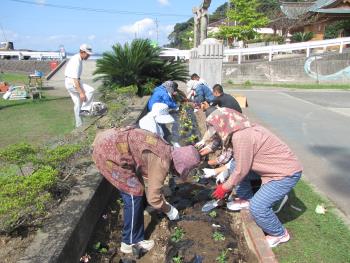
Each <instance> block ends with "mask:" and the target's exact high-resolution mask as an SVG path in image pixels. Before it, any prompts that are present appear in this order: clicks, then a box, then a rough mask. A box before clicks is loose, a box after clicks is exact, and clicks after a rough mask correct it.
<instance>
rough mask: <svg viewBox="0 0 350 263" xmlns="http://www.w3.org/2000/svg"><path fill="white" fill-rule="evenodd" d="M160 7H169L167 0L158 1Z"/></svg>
mask: <svg viewBox="0 0 350 263" xmlns="http://www.w3.org/2000/svg"><path fill="white" fill-rule="evenodd" d="M158 2H159V3H160V4H161V5H170V2H169V0H158Z"/></svg>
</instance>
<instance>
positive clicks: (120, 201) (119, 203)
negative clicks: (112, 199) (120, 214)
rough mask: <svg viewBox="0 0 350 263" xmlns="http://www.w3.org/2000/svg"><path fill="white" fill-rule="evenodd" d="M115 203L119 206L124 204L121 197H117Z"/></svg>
mask: <svg viewBox="0 0 350 263" xmlns="http://www.w3.org/2000/svg"><path fill="white" fill-rule="evenodd" d="M117 204H118V205H119V206H123V205H124V203H123V200H122V199H121V198H118V199H117Z"/></svg>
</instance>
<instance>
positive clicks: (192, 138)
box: [186, 134, 198, 144]
mask: <svg viewBox="0 0 350 263" xmlns="http://www.w3.org/2000/svg"><path fill="white" fill-rule="evenodd" d="M197 139H198V136H197V135H194V134H192V135H191V136H190V137H189V138H187V140H186V142H188V143H191V144H192V143H195V142H196V141H197Z"/></svg>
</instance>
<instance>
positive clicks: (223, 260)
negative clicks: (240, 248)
mask: <svg viewBox="0 0 350 263" xmlns="http://www.w3.org/2000/svg"><path fill="white" fill-rule="evenodd" d="M227 253H228V249H225V250H223V251H221V253H220V255H219V256H218V257H217V258H216V261H217V262H219V263H227V258H226V255H227Z"/></svg>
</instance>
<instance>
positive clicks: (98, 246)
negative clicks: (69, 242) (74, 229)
mask: <svg viewBox="0 0 350 263" xmlns="http://www.w3.org/2000/svg"><path fill="white" fill-rule="evenodd" d="M94 249H95V250H96V251H98V252H100V253H102V254H105V253H107V252H108V250H107V248H106V247H104V246H102V245H101V242H97V243H96V244H95V245H94Z"/></svg>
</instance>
